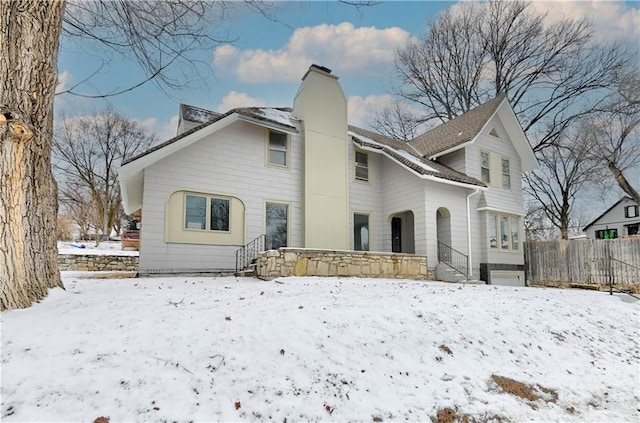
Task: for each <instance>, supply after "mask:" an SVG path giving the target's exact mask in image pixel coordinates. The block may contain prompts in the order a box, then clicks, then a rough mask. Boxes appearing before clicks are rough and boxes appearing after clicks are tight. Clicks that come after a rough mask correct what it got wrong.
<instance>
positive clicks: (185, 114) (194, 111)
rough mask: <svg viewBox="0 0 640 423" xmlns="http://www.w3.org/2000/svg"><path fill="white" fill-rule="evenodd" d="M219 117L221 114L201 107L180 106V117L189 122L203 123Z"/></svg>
mask: <svg viewBox="0 0 640 423" xmlns="http://www.w3.org/2000/svg"><path fill="white" fill-rule="evenodd" d="M220 115H221V113H217V112H213V111H211V110H207V109H203V108H201V107H196V106H190V105H188V104H180V117H181V118H182V119H184V120H187V121H189V122H194V123H205V122H209V121H210V120H211V119H214V118H216V117H218V116H220Z"/></svg>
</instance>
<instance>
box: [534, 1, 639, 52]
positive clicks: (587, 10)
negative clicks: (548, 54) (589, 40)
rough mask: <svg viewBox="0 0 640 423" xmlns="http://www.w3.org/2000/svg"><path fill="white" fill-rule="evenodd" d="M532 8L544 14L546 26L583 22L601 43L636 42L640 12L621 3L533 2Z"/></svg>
mask: <svg viewBox="0 0 640 423" xmlns="http://www.w3.org/2000/svg"><path fill="white" fill-rule="evenodd" d="M532 7H534V8H535V9H537V10H539V11H541V12H546V13H547V17H546V21H547V22H548V23H553V22H558V21H560V20H562V19H565V18H572V19H582V18H587V19H589V20H590V21H591V22H592V23H593V27H594V35H595V37H596V39H598V40H601V41H613V40H624V39H627V40H630V41H633V42H635V43H637V42H638V40H639V39H640V10H638V9H636V8H633V7H629V6H627V5H626V4H625V3H624V2H621V1H594V0H592V1H577V0H565V1H534V2H532Z"/></svg>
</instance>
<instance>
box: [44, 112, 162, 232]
mask: <svg viewBox="0 0 640 423" xmlns="http://www.w3.org/2000/svg"><path fill="white" fill-rule="evenodd" d="M157 141H158V138H157V136H156V135H155V134H153V133H150V132H149V131H147V130H146V129H145V128H143V127H142V126H141V125H140V124H139V123H138V122H137V121H135V120H133V119H129V118H127V117H125V116H123V115H122V114H120V113H118V112H117V111H116V110H114V109H113V107H112V106H107V107H106V108H105V109H104V110H102V111H100V112H94V113H92V114H91V115H89V116H78V117H69V116H67V117H63V118H62V119H61V122H60V124H59V125H58V127H57V128H56V131H55V134H54V140H53V166H54V172H55V173H56V174H57V177H58V178H57V179H58V185H59V190H60V200H61V202H62V204H64V205H68V206H70V208H71V209H72V210H80V211H82V213H86V214H85V216H89V217H92V219H91V221H90V224H91V226H93V228H94V229H96V230H98V229H99V230H100V231H101V233H102V234H104V235H107V236H108V235H109V234H110V233H111V231H112V230H114V229H115V230H116V231H117V230H118V229H119V227H120V221H121V220H122V218H123V211H122V204H121V203H122V197H121V194H120V184H119V183H118V173H117V169H116V167H117V166H118V165H119V164H120V163H121V162H122V160H123V159H125V158H127V157H131V156H133V155H135V154H137V153H141V152H142V151H144V150H146V149H148V148H149V147H150V146H152V145H153V144H154V143H156V142H157ZM78 223H79V224H82V223H83V222H78Z"/></svg>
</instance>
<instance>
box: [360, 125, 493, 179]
mask: <svg viewBox="0 0 640 423" xmlns="http://www.w3.org/2000/svg"><path fill="white" fill-rule="evenodd" d="M349 136H351V138H352V140H353V142H354V143H355V144H356V145H358V146H360V147H361V148H365V149H373V150H377V151H379V152H381V153H384V154H385V155H387V156H388V157H390V158H391V159H393V160H395V161H396V162H398V163H400V164H401V165H403V166H405V167H407V168H409V169H410V170H412V171H414V172H416V173H418V174H419V175H421V176H423V177H429V179H432V178H435V179H436V180H439V181H440V182H445V181H451V182H455V183H461V184H464V185H473V186H476V187H486V185H485V184H484V183H483V182H481V181H479V180H477V179H475V178H472V177H470V176H467V175H465V174H464V173H460V172H458V171H455V170H453V169H451V168H450V167H448V166H445V165H443V164H442V163H438V162H435V161H431V160H425V159H422V158H421V157H418V156H417V152H416V153H412V152H411V151H409V150H411V146H410V145H408V144H407V143H403V142H401V141H398V140H394V139H393V138H389V137H385V136H384V135H380V134H376V133H375V132H371V131H367V130H365V129H361V128H358V127H355V126H349ZM373 138H375V139H373Z"/></svg>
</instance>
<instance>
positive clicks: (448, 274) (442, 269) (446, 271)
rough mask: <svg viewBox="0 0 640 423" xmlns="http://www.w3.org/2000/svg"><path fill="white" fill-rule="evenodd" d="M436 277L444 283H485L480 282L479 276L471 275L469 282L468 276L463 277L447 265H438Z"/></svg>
mask: <svg viewBox="0 0 640 423" xmlns="http://www.w3.org/2000/svg"><path fill="white" fill-rule="evenodd" d="M435 275H436V279H437V280H439V281H442V282H453V283H470V284H477V285H483V284H484V283H485V282H484V281H482V280H479V278H478V275H477V274H472V275H470V276H469V280H468V281H467V277H466V275H463V274H462V273H460V272H458V271H457V270H455V269H453V268H452V267H450V266H449V265H447V264H445V263H438V265H437V266H436V269H435Z"/></svg>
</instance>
